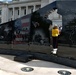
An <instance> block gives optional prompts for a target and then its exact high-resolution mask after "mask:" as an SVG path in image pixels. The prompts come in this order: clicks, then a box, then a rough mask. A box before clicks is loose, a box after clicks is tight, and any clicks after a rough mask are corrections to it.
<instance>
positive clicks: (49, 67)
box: [0, 55, 76, 75]
mask: <svg viewBox="0 0 76 75" xmlns="http://www.w3.org/2000/svg"><path fill="white" fill-rule="evenodd" d="M13 59H14V56H10V55H0V75H60V74H58V71H59V70H67V71H70V72H71V75H76V69H74V68H71V67H67V66H63V65H59V64H56V63H53V62H47V61H42V60H32V61H30V62H27V63H22V62H16V61H13ZM23 67H32V68H33V69H34V70H33V71H31V72H23V71H22V70H21V68H23Z"/></svg>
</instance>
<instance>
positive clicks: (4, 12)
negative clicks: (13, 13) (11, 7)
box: [2, 5, 8, 23]
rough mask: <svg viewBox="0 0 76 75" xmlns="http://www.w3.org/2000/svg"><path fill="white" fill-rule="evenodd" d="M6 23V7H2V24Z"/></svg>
mask: <svg viewBox="0 0 76 75" xmlns="http://www.w3.org/2000/svg"><path fill="white" fill-rule="evenodd" d="M4 22H8V7H7V5H4V6H3V7H2V23H4Z"/></svg>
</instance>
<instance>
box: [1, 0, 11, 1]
mask: <svg viewBox="0 0 76 75" xmlns="http://www.w3.org/2000/svg"><path fill="white" fill-rule="evenodd" d="M0 1H12V0H0Z"/></svg>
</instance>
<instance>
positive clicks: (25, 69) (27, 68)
mask: <svg viewBox="0 0 76 75" xmlns="http://www.w3.org/2000/svg"><path fill="white" fill-rule="evenodd" d="M21 70H22V71H24V72H30V71H33V70H34V69H33V68H31V67H23V68H21Z"/></svg>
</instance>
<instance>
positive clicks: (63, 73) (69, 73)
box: [58, 70, 71, 75]
mask: <svg viewBox="0 0 76 75" xmlns="http://www.w3.org/2000/svg"><path fill="white" fill-rule="evenodd" d="M58 73H59V74H61V75H71V72H69V71H66V70H59V71H58Z"/></svg>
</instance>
